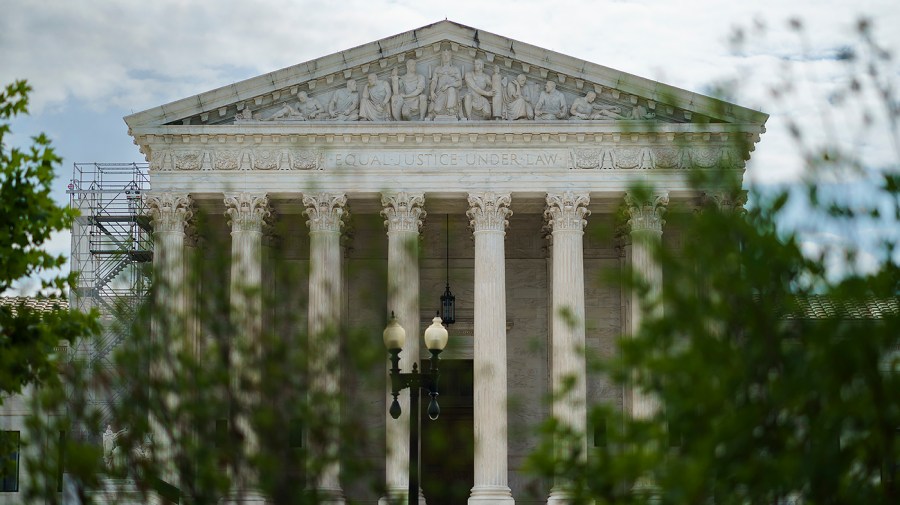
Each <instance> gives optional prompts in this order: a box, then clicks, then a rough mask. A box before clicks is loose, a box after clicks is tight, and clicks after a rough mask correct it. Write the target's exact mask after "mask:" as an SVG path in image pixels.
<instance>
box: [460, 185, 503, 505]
mask: <svg viewBox="0 0 900 505" xmlns="http://www.w3.org/2000/svg"><path fill="white" fill-rule="evenodd" d="M509 204H510V195H509V193H503V194H498V193H493V192H486V193H469V210H468V211H467V212H466V214H467V215H468V216H469V223H470V224H471V226H472V228H473V229H474V230H475V231H474V234H475V360H474V367H475V370H474V372H475V399H474V400H475V401H474V403H475V486H474V487H473V488H472V494H471V496H469V504H470V505H481V504H513V503H515V500H513V497H512V492H511V491H510V489H509V485H508V483H507V482H508V461H507V443H506V440H507V433H506V430H507V421H506V394H507V391H506V266H505V261H506V255H505V252H504V244H503V239H504V236H505V235H506V227H507V226H508V225H509V221H507V219H508V218H509V216H511V215H512V211H511V210H509Z"/></svg>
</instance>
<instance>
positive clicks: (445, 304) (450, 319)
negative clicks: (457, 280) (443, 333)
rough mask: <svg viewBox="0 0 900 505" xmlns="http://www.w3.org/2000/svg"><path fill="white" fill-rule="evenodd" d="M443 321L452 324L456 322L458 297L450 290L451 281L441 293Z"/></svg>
mask: <svg viewBox="0 0 900 505" xmlns="http://www.w3.org/2000/svg"><path fill="white" fill-rule="evenodd" d="M441 322H442V323H444V324H445V325H451V324H453V323H455V322H456V297H455V296H453V293H451V292H450V283H447V289H446V290H444V294H443V295H441Z"/></svg>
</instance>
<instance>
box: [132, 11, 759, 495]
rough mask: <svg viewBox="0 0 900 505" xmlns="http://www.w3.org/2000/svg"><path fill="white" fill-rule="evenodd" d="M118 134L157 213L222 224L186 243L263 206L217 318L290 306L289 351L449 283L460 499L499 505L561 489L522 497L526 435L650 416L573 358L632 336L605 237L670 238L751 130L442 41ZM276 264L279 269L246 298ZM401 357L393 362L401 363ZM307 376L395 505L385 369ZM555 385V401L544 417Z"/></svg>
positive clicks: (591, 78) (518, 51)
mask: <svg viewBox="0 0 900 505" xmlns="http://www.w3.org/2000/svg"><path fill="white" fill-rule="evenodd" d="M512 48H515V50H513V49H512ZM413 60H414V63H410V62H411V61H413ZM356 81H359V82H358V83H357V82H356ZM351 82H352V83H353V84H350V83H351ZM548 82H549V83H551V84H553V85H552V86H550V85H544V84H545V83H548ZM357 87H358V88H359V91H357ZM542 89H543V91H541V90H542ZM392 90H393V91H392ZM392 93H393V94H392ZM392 97H393V99H392ZM551 118H556V119H551ZM126 121H127V122H128V124H129V126H130V132H131V134H132V135H133V136H134V138H135V143H136V144H138V145H139V146H140V148H141V150H142V152H143V153H144V154H145V155H146V156H147V159H148V160H149V161H150V164H151V165H150V169H151V179H152V186H153V192H154V193H155V194H159V195H167V196H166V197H165V198H164V199H162V200H160V201H163V200H165V201H180V202H181V201H183V202H185V203H184V205H185V208H187V206H188V205H192V206H193V208H196V209H197V210H198V211H200V212H202V213H205V214H207V215H210V216H223V217H215V218H213V219H210V220H209V226H210V227H211V228H216V227H218V228H219V229H210V230H201V233H207V234H210V233H212V234H224V233H226V232H225V231H224V230H225V226H226V225H225V219H224V213H225V212H226V208H228V209H231V208H234V205H235V204H234V202H235V201H248V202H254V201H255V202H262V201H264V202H265V205H264V208H265V210H260V211H259V212H261V213H262V214H266V217H268V216H269V214H268V213H269V212H271V216H272V220H271V223H272V224H273V225H274V226H272V227H271V228H270V227H268V226H263V223H262V222H260V226H259V227H258V229H257V228H254V230H253V233H254V234H253V235H252V238H253V240H252V241H251V242H252V243H250V242H247V240H244V239H241V240H244V242H247V244H249V245H244V246H241V245H240V244H239V243H238V241H237V239H234V240H235V242H234V243H233V244H234V245H233V247H232V251H233V261H240V262H243V263H244V264H246V263H247V261H248V258H251V259H253V262H252V263H253V266H254V268H256V267H258V268H260V269H261V272H262V273H261V278H259V279H258V278H257V277H253V282H254V286H257V285H258V286H261V289H257V290H254V291H253V293H254V294H255V296H257V297H258V299H253V300H248V299H246V293H243V294H242V293H237V292H236V294H234V295H233V296H234V298H235V300H234V303H235V304H236V306H237V307H239V308H240V307H262V309H260V310H256V312H262V313H263V314H261V315H260V317H261V320H260V321H261V322H260V324H265V321H267V318H269V319H268V321H269V323H270V324H274V323H272V321H273V320H275V319H277V317H278V316H277V314H278V313H280V312H279V311H281V312H284V311H285V310H293V311H296V310H298V308H297V307H293V308H289V309H284V308H282V309H276V308H273V309H271V310H269V309H268V308H267V306H266V304H267V303H274V304H278V303H282V302H283V301H284V300H291V301H292V303H293V302H296V301H297V300H301V301H308V304H309V305H308V307H303V309H304V310H303V312H304V313H307V314H308V316H307V318H308V319H307V320H305V321H299V320H298V321H297V323H296V324H298V325H306V326H304V329H308V330H309V331H308V333H309V335H310V339H319V338H321V337H323V336H325V335H330V337H329V338H331V339H332V340H329V341H324V342H321V341H319V340H316V341H317V343H319V344H322V345H323V346H324V347H323V348H324V349H327V350H328V352H329V353H332V354H333V353H336V352H339V350H340V346H341V345H342V342H341V331H340V329H342V328H346V327H348V326H354V327H358V326H370V327H380V326H383V324H384V320H385V319H386V317H387V315H388V314H389V313H390V311H394V312H395V313H396V314H397V316H398V319H400V320H401V321H402V325H403V326H404V327H406V328H407V331H410V333H412V334H418V333H419V332H418V331H417V327H418V328H419V329H421V328H424V327H425V326H427V324H428V323H429V322H430V319H431V317H432V316H433V314H434V311H435V310H436V309H437V308H438V302H439V297H440V295H441V293H442V292H443V290H444V281H445V272H449V276H450V278H451V281H452V283H453V286H454V292H455V294H456V296H457V301H458V309H457V310H458V311H457V320H458V322H457V323H456V324H455V325H453V326H452V327H451V328H450V334H451V344H450V347H449V348H448V349H447V351H446V353H447V354H446V356H447V357H453V356H455V357H456V358H457V359H471V360H473V364H472V375H473V378H474V385H473V395H474V398H473V402H472V405H473V409H474V411H473V416H472V417H473V424H474V426H473V430H474V444H475V447H474V461H473V462H472V463H473V468H474V479H473V482H472V483H471V494H470V497H469V502H470V503H471V504H481V503H485V504H500V503H503V504H509V503H514V502H515V501H519V502H520V503H526V502H531V503H538V502H543V503H546V502H547V501H548V499H549V501H550V502H553V503H560V502H565V496H566V495H565V484H566V483H564V482H560V483H552V484H553V488H552V494H551V488H550V486H544V485H541V486H539V493H543V494H542V496H535V495H534V494H533V493H529V491H528V490H529V488H530V486H529V483H528V477H527V476H526V475H525V474H524V473H523V472H522V465H523V462H524V459H525V457H526V455H527V454H528V453H529V451H530V450H532V449H533V448H534V444H535V442H536V441H535V437H534V435H532V434H531V433H532V431H530V430H532V429H533V428H534V426H536V425H537V424H538V423H540V422H541V421H542V420H544V419H546V418H548V417H549V416H551V415H553V416H556V417H557V418H558V419H560V420H563V421H564V422H566V423H567V424H569V425H570V426H572V427H573V428H575V429H578V430H579V431H583V432H584V433H585V435H584V438H583V440H582V441H581V444H580V445H581V447H582V448H588V447H589V446H590V444H591V437H589V436H588V433H590V432H591V427H589V426H587V420H586V419H585V410H586V406H587V405H589V404H591V403H596V402H601V401H602V402H611V403H614V404H618V405H622V407H623V408H626V409H631V410H629V413H631V414H634V415H643V413H645V412H646V410H647V409H649V408H653V406H652V402H651V401H650V400H648V399H644V398H640V397H639V395H635V394H631V393H630V392H629V393H623V392H621V391H612V390H610V389H609V388H606V387H605V385H604V382H603V379H602V378H597V377H590V376H588V375H587V373H586V371H585V365H584V353H585V352H596V353H608V352H609V350H610V349H611V348H612V347H613V343H614V341H615V339H616V338H618V337H619V335H620V334H623V333H626V334H627V333H628V332H629V331H630V330H632V329H634V328H635V325H636V324H637V323H638V322H639V321H640V317H641V314H640V310H639V308H638V307H636V306H635V305H634V303H633V301H632V298H631V296H630V294H629V293H626V292H624V291H623V289H622V288H621V286H618V285H609V284H607V283H604V282H601V281H599V280H598V279H599V273H600V272H601V271H606V270H621V269H622V268H624V266H626V265H631V266H634V267H637V268H638V269H639V272H640V273H643V274H645V276H646V277H647V278H648V279H652V280H653V281H654V282H662V281H661V274H660V272H658V271H657V270H656V269H655V267H654V265H653V264H652V262H651V261H649V256H648V253H647V248H646V247H645V245H643V244H638V243H635V244H631V243H630V242H628V241H627V240H626V241H625V243H624V244H623V242H621V241H619V240H616V239H615V237H614V235H613V233H612V230H614V229H616V228H617V227H618V229H619V236H620V237H623V238H625V239H627V238H629V237H631V236H637V235H641V234H642V233H645V232H646V231H647V230H650V231H652V232H653V233H654V234H655V235H654V237H655V239H659V240H663V243H664V244H666V243H667V242H666V241H667V240H672V239H670V238H668V237H667V235H666V232H665V231H664V229H663V214H664V212H665V210H666V209H667V208H670V207H678V206H681V205H684V206H690V205H693V204H694V202H696V201H697V199H698V198H699V197H700V196H701V195H699V194H697V192H696V190H695V189H692V186H691V185H690V184H689V183H688V180H687V175H688V174H689V173H690V172H691V171H695V170H710V169H717V170H718V169H724V170H726V171H731V172H733V173H734V174H736V175H737V177H738V178H739V177H740V174H741V173H742V171H743V167H744V162H745V160H746V159H748V157H749V153H750V151H751V150H752V147H753V145H754V144H755V142H757V141H758V140H759V135H760V134H761V133H762V132H763V131H764V127H763V126H762V125H763V123H764V121H765V115H762V114H760V113H757V112H754V111H750V110H747V109H743V108H741V107H738V106H734V105H732V104H727V103H724V102H720V101H718V100H715V99H712V98H709V97H703V96H700V95H696V94H693V93H689V92H686V91H684V90H679V89H677V88H671V87H668V86H665V85H663V84H660V83H655V82H653V81H649V80H645V79H641V78H637V77H635V76H629V75H627V74H623V73H620V72H616V71H614V70H612V69H608V68H606V67H602V66H599V65H594V64H589V63H587V62H582V61H580V60H575V59H573V58H569V57H566V56H564V55H559V54H556V53H552V52H550V51H546V50H543V49H540V48H535V47H533V46H528V45H527V44H522V43H520V42H517V41H510V40H509V39H504V38H502V37H499V36H496V35H493V34H486V33H484V32H478V33H477V34H474V33H473V29H471V28H468V27H463V26H461V25H457V24H455V23H450V22H442V23H437V24H435V25H431V26H429V27H425V28H424V29H421V30H418V31H417V32H416V33H415V36H414V37H412V36H410V35H409V33H407V34H401V35H398V36H396V37H393V38H390V39H385V40H384V41H379V42H378V43H372V44H368V45H366V46H361V47H360V48H355V49H353V50H350V51H347V52H345V53H342V55H341V58H337V57H336V56H335V55H332V56H326V57H323V58H321V59H320V60H316V62H315V64H306V65H304V66H297V67H291V68H289V69H284V70H282V71H279V72H275V73H273V74H271V75H267V76H261V77H259V78H254V79H250V80H248V81H245V82H243V83H238V84H235V85H233V86H231V87H227V88H222V89H219V90H214V91H211V92H208V93H205V94H203V95H199V96H198V97H193V98H191V99H185V100H181V101H178V102H175V103H173V104H168V105H166V106H162V107H159V108H156V109H151V110H149V111H145V112H142V113H138V114H135V115H133V116H129V117H128V118H126ZM639 186H642V187H650V188H652V190H653V193H652V195H653V196H652V198H650V200H649V201H648V200H647V198H646V197H644V196H642V195H637V194H635V193H634V189H635V188H636V187H639ZM710 189H711V191H712V190H714V189H715V188H710ZM242 199H243V200H242ZM148 204H149V205H151V207H152V206H153V205H154V204H153V201H148ZM261 208H262V207H261ZM229 212H230V213H231V214H234V212H235V211H229ZM588 216H590V217H588ZM263 228H265V229H263ZM348 230H350V233H347V231H348ZM602 230H606V231H607V233H602ZM448 232H449V236H450V241H449V246H448V245H447V242H446V239H445V237H446V234H447V233H448ZM660 233H661V235H660ZM267 234H269V235H271V234H274V235H276V236H278V237H279V242H280V244H279V247H278V253H277V254H269V255H267V254H256V253H253V254H248V251H249V250H250V249H253V251H256V249H257V248H258V247H260V245H261V244H262V241H263V238H262V237H263V236H264V235H267ZM245 235H246V233H245ZM241 236H243V235H241ZM232 237H234V235H233V234H232ZM660 237H661V238H660ZM676 237H677V235H676ZM238 238H240V237H238ZM548 239H549V241H548ZM242 243H243V242H242ZM160 247H166V248H171V249H178V248H181V249H183V248H184V247H186V246H185V245H184V244H183V243H175V242H172V243H171V244H169V243H168V242H166V243H165V244H160ZM166 254H167V255H168V256H167V257H170V258H171V257H176V256H178V255H180V254H182V252H181V251H174V250H173V251H166ZM276 262H280V263H288V264H291V265H294V266H297V267H298V268H296V269H294V271H295V272H298V273H297V274H296V275H294V276H287V277H284V276H282V277H278V278H274V279H272V278H269V281H267V280H266V279H267V276H270V277H271V273H269V274H267V273H266V272H271V271H272V270H273V269H274V268H275V263H276ZM279 271H282V270H281V269H279ZM254 272H256V270H254ZM303 272H308V273H303ZM348 272H352V274H351V275H347V274H348ZM167 275H168V276H170V277H171V276H172V275H184V274H183V273H172V272H169V273H168V274H167ZM172 282H173V284H178V280H177V279H175V280H172ZM289 292H290V294H289ZM298 293H301V294H303V293H305V295H302V296H298V295H297V294H298ZM351 306H352V307H353V310H350V309H349V308H350V307H351ZM307 308H308V311H307V310H306V309H307ZM267 311H270V312H272V313H273V314H275V315H265V314H266V313H267ZM236 313H238V314H242V312H241V311H240V310H237V311H236ZM329 328H330V329H333V330H334V329H337V331H336V332H332V333H328V331H326V330H328V329H329ZM377 336H378V335H377V334H373V341H372V343H371V344H372V345H373V346H379V347H380V346H381V342H379V341H378V339H377ZM409 340H413V341H415V339H414V338H411V339H409ZM409 345H410V346H411V347H410V348H409V349H408V350H407V351H408V353H407V354H406V355H404V359H407V360H412V359H414V358H415V359H417V358H418V355H419V352H420V351H419V349H418V348H417V344H409ZM451 359H452V358H451ZM316 367H317V363H310V369H311V370H316V369H317V368H316ZM320 371H321V372H322V373H321V374H319V375H320V376H321V381H320V382H317V383H316V384H313V385H311V387H312V388H315V389H316V391H317V392H320V393H327V394H331V395H335V396H337V397H340V398H343V399H344V401H345V402H346V401H348V400H347V399H352V401H353V404H354V405H355V406H356V407H355V409H356V411H355V415H364V416H366V418H367V419H371V428H372V430H376V431H379V432H380V433H383V434H384V435H383V438H384V440H385V445H384V446H383V447H381V446H378V447H373V448H372V449H371V451H370V455H371V460H372V463H373V466H374V467H376V468H378V469H380V470H383V471H384V475H385V477H384V482H385V489H386V490H387V493H388V494H389V495H402V494H403V493H404V490H405V489H406V488H407V484H408V481H407V480H406V478H407V475H406V473H405V470H404V469H405V468H406V467H405V465H406V462H407V461H408V457H409V454H408V451H406V449H404V440H405V436H406V433H407V432H406V431H405V430H407V429H408V427H407V428H404V426H406V425H405V424H402V423H401V424H399V425H392V424H391V423H395V422H396V421H394V420H392V419H390V418H389V417H388V416H386V413H387V403H386V402H384V401H383V400H384V399H385V398H386V397H385V391H386V388H387V374H386V373H385V374H384V376H383V377H382V379H381V380H382V382H377V381H373V382H374V383H370V382H368V381H357V380H354V378H352V377H351V378H348V377H346V376H345V374H342V373H341V371H340V370H320ZM570 379H572V380H574V383H575V387H574V388H572V389H571V390H569V393H568V394H567V396H566V397H565V398H564V399H563V402H561V403H558V404H556V405H553V406H551V405H550V403H548V401H547V400H548V398H549V396H550V395H551V394H552V393H554V392H556V391H559V390H560V389H561V388H562V387H563V384H564V383H566V381H568V380H570ZM373 398H377V399H378V401H377V402H375V401H373V400H372V399H373ZM405 410H407V409H406V407H405V406H404V411H405ZM328 415H333V416H340V415H343V414H342V412H341V411H340V409H338V410H337V411H330V412H329V413H328ZM406 422H407V423H408V421H406ZM424 422H428V421H424ZM250 435H252V434H248V436H247V437H246V438H248V439H250V440H252V439H253V438H252V436H250ZM346 442H347V441H343V440H340V438H339V435H337V434H336V433H330V434H326V435H324V436H323V439H322V440H314V441H311V443H312V444H314V445H316V447H317V449H319V450H322V451H326V452H328V451H335V450H337V449H336V448H338V447H340V444H342V443H346ZM405 451H406V452H405ZM307 485H308V486H310V487H312V488H314V489H316V490H318V491H320V492H321V493H323V496H327V497H328V500H330V503H344V501H345V500H346V498H348V497H352V498H353V499H354V500H361V501H364V502H375V501H377V500H378V499H379V498H381V499H385V498H389V497H390V496H380V497H375V496H371V493H370V492H369V491H367V490H363V489H359V488H358V486H357V485H356V484H355V483H352V482H347V481H346V480H344V479H342V477H341V468H340V466H337V465H333V466H329V467H328V468H326V469H325V471H324V472H323V475H322V476H321V477H320V479H318V480H317V481H313V482H308V483H307ZM531 487H532V488H533V486H531ZM426 491H427V490H426ZM548 497H549V498H548ZM427 499H428V496H427V492H426V493H425V495H424V500H427Z"/></svg>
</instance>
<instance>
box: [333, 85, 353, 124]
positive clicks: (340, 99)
mask: <svg viewBox="0 0 900 505" xmlns="http://www.w3.org/2000/svg"><path fill="white" fill-rule="evenodd" d="M328 115H329V116H331V119H335V120H338V121H356V120H357V119H359V93H357V92H356V81H354V80H353V79H347V87H346V88H345V89H339V90H337V91H335V92H334V95H332V96H331V101H330V102H328Z"/></svg>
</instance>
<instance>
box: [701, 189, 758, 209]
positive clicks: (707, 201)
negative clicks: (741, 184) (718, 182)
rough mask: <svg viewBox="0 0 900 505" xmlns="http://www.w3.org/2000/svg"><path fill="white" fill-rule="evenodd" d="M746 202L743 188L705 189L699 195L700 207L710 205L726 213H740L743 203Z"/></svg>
mask: <svg viewBox="0 0 900 505" xmlns="http://www.w3.org/2000/svg"><path fill="white" fill-rule="evenodd" d="M746 203H747V192H746V191H744V190H737V191H727V190H721V191H707V192H704V193H703V194H702V195H701V196H700V204H701V209H702V208H704V207H712V208H715V209H717V210H718V211H719V212H726V213H732V212H735V213H742V212H744V210H745V209H744V205H745V204H746Z"/></svg>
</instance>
